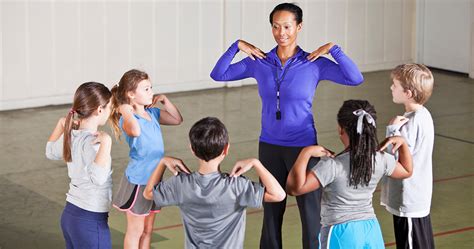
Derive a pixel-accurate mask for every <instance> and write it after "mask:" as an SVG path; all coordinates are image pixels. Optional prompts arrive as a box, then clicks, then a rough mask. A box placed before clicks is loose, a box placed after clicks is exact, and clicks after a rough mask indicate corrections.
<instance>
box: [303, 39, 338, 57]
mask: <svg viewBox="0 0 474 249" xmlns="http://www.w3.org/2000/svg"><path fill="white" fill-rule="evenodd" d="M334 45H335V44H334V43H332V42H328V43H326V44H324V45H322V46H321V47H319V48H318V49H316V50H314V51H313V52H311V54H309V55H308V56H307V57H306V59H308V60H309V61H311V62H313V61H315V60H316V59H317V58H318V57H319V56H321V55H325V54H328V53H329V50H331V48H332V47H334Z"/></svg>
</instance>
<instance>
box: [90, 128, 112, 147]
mask: <svg viewBox="0 0 474 249" xmlns="http://www.w3.org/2000/svg"><path fill="white" fill-rule="evenodd" d="M94 136H95V139H94V140H93V141H92V144H99V143H100V144H104V143H112V138H111V137H110V135H109V134H107V132H105V131H97V132H95V133H94Z"/></svg>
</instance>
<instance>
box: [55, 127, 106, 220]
mask: <svg viewBox="0 0 474 249" xmlns="http://www.w3.org/2000/svg"><path fill="white" fill-rule="evenodd" d="M94 139H95V136H94V135H93V134H92V132H90V131H87V130H72V132H71V156H72V161H71V162H68V163H67V171H68V176H69V178H71V182H70V183H69V191H68V192H67V194H66V201H67V202H69V203H72V204H74V205H76V206H78V207H80V208H82V209H84V210H87V211H91V212H100V213H101V212H108V211H109V210H110V203H111V201H112V169H111V160H108V164H107V165H104V166H102V165H97V164H95V163H94V160H95V157H96V155H97V151H98V149H99V144H95V145H93V144H92V141H93V140H94ZM46 157H47V158H48V159H51V160H62V159H63V136H61V137H60V138H59V139H58V140H56V141H55V142H48V143H47V144H46Z"/></svg>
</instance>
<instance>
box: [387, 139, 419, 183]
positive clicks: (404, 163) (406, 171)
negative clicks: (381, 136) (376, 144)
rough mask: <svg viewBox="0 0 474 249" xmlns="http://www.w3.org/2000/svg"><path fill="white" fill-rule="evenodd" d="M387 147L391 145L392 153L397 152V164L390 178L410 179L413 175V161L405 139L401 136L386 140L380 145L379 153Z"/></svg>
mask: <svg viewBox="0 0 474 249" xmlns="http://www.w3.org/2000/svg"><path fill="white" fill-rule="evenodd" d="M388 145H392V147H393V149H392V153H395V151H397V150H398V162H397V165H396V166H395V169H394V170H393V172H392V174H391V175H390V177H391V178H395V179H405V178H408V177H410V176H411V175H412V174H413V161H412V157H411V153H410V149H409V148H408V145H407V143H406V141H405V139H404V138H403V137H401V136H393V137H389V138H386V139H385V140H384V141H383V142H382V143H381V147H380V151H383V150H385V149H386V148H387V146H388Z"/></svg>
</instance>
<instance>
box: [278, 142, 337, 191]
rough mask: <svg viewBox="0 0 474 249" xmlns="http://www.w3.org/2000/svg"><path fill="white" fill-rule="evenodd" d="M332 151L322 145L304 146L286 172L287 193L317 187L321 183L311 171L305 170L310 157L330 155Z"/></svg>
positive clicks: (310, 189) (311, 189)
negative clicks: (287, 172) (288, 171)
mask: <svg viewBox="0 0 474 249" xmlns="http://www.w3.org/2000/svg"><path fill="white" fill-rule="evenodd" d="M333 155H334V153H333V152H332V151H330V150H328V149H326V148H324V147H322V146H319V145H314V146H308V147H306V148H304V149H303V150H302V151H301V152H300V154H299V155H298V158H297V159H296V162H295V164H294V165H293V167H292V168H291V170H290V173H289V174H288V178H287V181H286V192H287V193H288V194H289V195H302V194H305V193H308V192H311V191H313V190H316V189H318V188H319V187H320V186H321V184H320V182H319V180H318V178H317V177H316V175H315V174H314V173H313V172H312V171H307V167H308V162H309V160H310V159H311V157H322V156H330V157H332V156H333Z"/></svg>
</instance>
